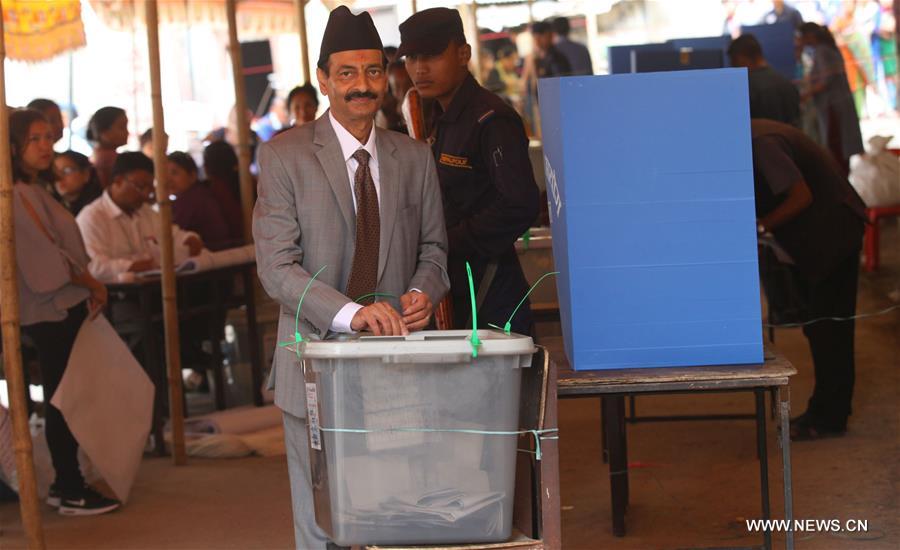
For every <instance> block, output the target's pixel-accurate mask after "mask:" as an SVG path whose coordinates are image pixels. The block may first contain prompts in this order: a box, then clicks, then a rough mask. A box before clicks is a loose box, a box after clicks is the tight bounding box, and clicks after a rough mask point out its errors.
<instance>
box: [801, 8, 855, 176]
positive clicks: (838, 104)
mask: <svg viewBox="0 0 900 550" xmlns="http://www.w3.org/2000/svg"><path fill="white" fill-rule="evenodd" d="M800 40H801V43H802V45H803V46H804V47H808V48H812V49H813V64H812V68H811V69H810V72H809V75H808V76H807V78H808V80H809V86H808V89H807V91H806V92H805V93H804V98H803V99H808V98H812V100H813V103H814V104H815V107H816V116H817V117H818V121H819V137H820V139H821V140H822V145H824V146H825V147H827V148H828V149H829V150H830V151H831V154H832V155H834V158H835V160H837V162H838V164H839V165H840V167H841V169H842V170H843V172H844V176H847V175H848V174H849V173H850V157H852V156H853V155H856V154H859V153H862V152H863V151H864V150H865V148H864V147H863V142H862V134H861V133H860V131H859V116H858V115H857V113H856V105H855V104H854V101H853V94H852V92H851V91H850V84H849V83H848V82H847V73H846V72H845V71H844V58H843V57H842V56H841V52H840V50H839V49H838V47H837V44H836V43H835V41H834V37H833V36H832V35H831V31H829V30H828V29H827V28H825V27H821V26H819V25H816V24H815V23H804V24H803V25H801V26H800Z"/></svg>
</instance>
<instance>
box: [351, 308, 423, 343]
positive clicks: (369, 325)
mask: <svg viewBox="0 0 900 550" xmlns="http://www.w3.org/2000/svg"><path fill="white" fill-rule="evenodd" d="M350 328H351V329H353V330H355V331H361V330H370V331H372V333H373V334H374V335H375V336H401V335H402V336H406V335H407V334H409V330H408V329H407V327H406V323H405V322H404V321H403V318H402V317H400V314H399V313H397V310H395V309H394V308H393V307H391V305H390V304H389V303H387V302H375V303H374V304H371V305H368V306H365V307H364V308H362V309H360V310H359V311H357V312H356V315H354V316H353V320H352V321H351V322H350Z"/></svg>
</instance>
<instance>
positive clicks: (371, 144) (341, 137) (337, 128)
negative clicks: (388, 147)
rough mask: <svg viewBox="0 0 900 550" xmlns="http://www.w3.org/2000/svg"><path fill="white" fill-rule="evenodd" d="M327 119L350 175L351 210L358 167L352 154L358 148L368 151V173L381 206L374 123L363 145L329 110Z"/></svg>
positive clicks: (354, 200) (354, 199) (354, 196)
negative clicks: (339, 145)
mask: <svg viewBox="0 0 900 550" xmlns="http://www.w3.org/2000/svg"><path fill="white" fill-rule="evenodd" d="M328 119H329V120H330V121H331V127H332V128H334V133H335V134H337V138H338V143H340V144H341V154H343V156H344V163H345V164H346V165H347V175H348V176H349V177H350V195H351V196H352V197H353V211H354V212H355V211H356V169H357V168H359V162H358V161H357V160H356V159H355V158H353V154H354V153H356V152H357V151H359V150H360V149H365V150H366V151H367V152H368V153H369V173H371V174H372V182H373V183H374V184H375V195H376V196H377V197H378V205H379V206H381V175H380V174H379V173H378V150H377V149H376V148H375V125H374V124H373V125H372V130H371V131H370V132H369V139H368V141H366V143H365V145H363V144H362V143H360V142H359V140H358V139H356V138H355V137H353V134H351V133H350V132H348V131H347V129H346V128H344V127H343V126H341V123H340V122H338V121H337V119H335V118H334V115H332V114H331V111H328Z"/></svg>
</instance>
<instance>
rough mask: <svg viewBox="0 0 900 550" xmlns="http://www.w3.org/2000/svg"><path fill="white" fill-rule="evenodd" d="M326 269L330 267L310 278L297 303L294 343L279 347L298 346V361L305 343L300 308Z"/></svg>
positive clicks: (323, 267)
mask: <svg viewBox="0 0 900 550" xmlns="http://www.w3.org/2000/svg"><path fill="white" fill-rule="evenodd" d="M326 267H328V266H327V265H323V266H322V267H321V268H320V269H319V270H318V271H316V274H315V275H313V276H312V278H310V280H309V282H308V283H306V288H304V289H303V294H301V295H300V301H299V302H297V314H296V315H294V341H293V342H279V343H278V345H279V346H280V347H283V348H285V347H287V346H296V347H295V348H294V351H295V352H296V353H297V359H300V344H301V343H303V335H302V334H300V308H302V307H303V300H304V299H305V298H306V293H307V292H309V287H311V286H312V284H313V281H315V280H316V277H318V276H319V274H320V273H322V272H323V271H325V268H326Z"/></svg>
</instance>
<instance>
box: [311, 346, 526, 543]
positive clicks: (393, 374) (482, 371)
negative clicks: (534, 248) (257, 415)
mask: <svg viewBox="0 0 900 550" xmlns="http://www.w3.org/2000/svg"><path fill="white" fill-rule="evenodd" d="M478 339H479V340H480V342H481V343H480V345H478V347H477V357H475V356H473V355H474V354H473V349H472V343H471V331H425V332H416V333H413V334H410V335H409V336H397V337H353V338H344V339H340V340H327V341H309V342H306V343H305V344H304V345H303V348H302V353H301V357H302V360H301V365H302V366H303V368H304V374H305V379H306V404H307V424H308V426H309V431H310V433H309V441H310V464H311V474H312V481H313V493H314V501H315V508H316V521H317V522H318V524H319V526H320V527H322V529H324V530H325V532H326V533H328V534H329V536H330V538H331V539H332V540H334V542H335V543H337V544H338V545H340V546H353V545H366V544H451V543H476V542H478V543H480V542H502V541H506V540H508V539H509V537H510V534H511V532H512V507H513V496H514V494H513V493H514V488H515V472H516V448H517V442H518V436H519V434H520V433H521V432H520V431H519V430H520V428H519V397H520V396H519V389H520V385H521V379H522V369H523V368H528V367H530V366H531V358H532V354H533V353H534V344H533V342H532V340H531V338H530V337H528V336H520V335H516V334H509V335H507V334H504V333H502V332H499V331H478Z"/></svg>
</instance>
